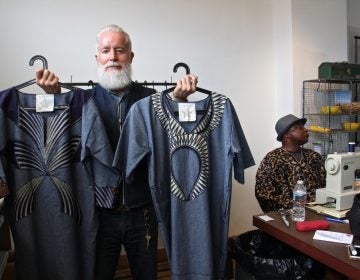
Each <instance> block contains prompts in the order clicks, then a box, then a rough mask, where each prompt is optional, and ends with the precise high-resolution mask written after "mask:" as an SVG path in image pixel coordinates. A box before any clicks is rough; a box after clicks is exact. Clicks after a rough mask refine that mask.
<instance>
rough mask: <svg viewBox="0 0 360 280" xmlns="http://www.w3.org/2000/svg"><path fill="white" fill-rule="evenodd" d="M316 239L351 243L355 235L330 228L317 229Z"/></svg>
mask: <svg viewBox="0 0 360 280" xmlns="http://www.w3.org/2000/svg"><path fill="white" fill-rule="evenodd" d="M314 239H317V240H323V241H330V242H338V243H345V244H351V243H352V241H353V235H352V234H348V233H342V232H336V231H329V230H317V231H315V234H314Z"/></svg>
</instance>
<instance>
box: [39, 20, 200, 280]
mask: <svg viewBox="0 0 360 280" xmlns="http://www.w3.org/2000/svg"><path fill="white" fill-rule="evenodd" d="M95 58H96V60H97V64H98V79H99V85H97V86H96V87H95V88H94V89H92V90H91V91H92V94H93V97H94V99H95V102H96V104H97V107H98V109H99V112H100V115H101V117H102V119H103V122H104V124H105V127H106V130H107V134H108V137H109V140H110V142H111V145H112V148H113V151H114V152H115V149H116V145H117V142H118V139H119V136H120V133H121V128H122V125H123V122H124V120H125V117H126V115H127V113H128V111H129V110H130V107H131V106H132V105H133V104H134V103H135V102H136V101H138V100H140V99H142V98H144V97H147V96H149V95H151V94H153V93H154V92H155V91H154V90H153V89H149V88H145V87H143V86H140V85H138V84H136V83H134V82H133V81H132V79H131V63H132V60H133V58H134V53H133V52H132V44H131V39H130V37H129V35H128V33H126V32H125V31H124V30H123V29H122V28H120V27H119V26H116V25H108V26H106V27H104V28H103V29H101V30H100V32H99V33H98V34H97V53H96V55H95ZM36 80H37V83H38V85H40V86H41V87H42V88H43V89H44V90H45V91H46V92H50V93H51V92H53V93H58V92H60V87H59V78H58V77H57V76H56V75H55V74H54V73H52V72H50V71H49V70H44V69H41V70H38V71H37V72H36ZM196 84H197V77H196V76H194V75H186V76H185V77H183V78H182V79H181V80H179V81H178V82H177V86H176V88H175V90H174V93H173V98H175V99H178V100H186V98H187V96H188V95H189V94H191V93H193V92H195V90H196ZM139 121H141V120H139ZM134 178H135V180H133V182H132V183H131V185H130V186H126V183H125V182H124V181H120V182H119V186H118V188H116V191H115V192H116V202H115V205H113V206H110V205H109V207H98V210H99V217H100V224H99V231H98V239H97V253H96V255H97V256H96V258H97V262H96V279H99V280H107V279H108V280H112V279H114V276H115V272H116V268H117V265H118V258H119V255H120V252H121V247H122V246H124V248H125V251H126V253H127V256H128V260H129V265H130V268H131V273H132V276H133V279H139V280H146V279H153V280H155V279H156V270H157V263H156V256H157V240H158V226H157V220H156V216H155V212H154V209H153V206H152V200H151V195H150V190H149V186H148V180H147V166H146V162H144V163H142V164H140V167H139V168H138V169H137V170H136V173H135V174H134ZM102 189H103V190H104V193H101V194H98V195H99V197H101V196H102V195H103V196H107V195H111V193H112V192H114V190H115V188H113V187H111V186H109V188H102ZM102 206H103V205H102ZM111 207H112V208H111Z"/></svg>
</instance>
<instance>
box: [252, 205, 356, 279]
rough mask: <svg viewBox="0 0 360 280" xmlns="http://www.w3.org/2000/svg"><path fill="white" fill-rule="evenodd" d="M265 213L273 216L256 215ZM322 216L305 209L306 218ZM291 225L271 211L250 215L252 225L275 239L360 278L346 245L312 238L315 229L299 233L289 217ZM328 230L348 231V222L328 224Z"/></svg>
mask: <svg viewBox="0 0 360 280" xmlns="http://www.w3.org/2000/svg"><path fill="white" fill-rule="evenodd" d="M262 215H267V216H270V217H271V218H273V219H274V220H271V221H267V222H266V221H264V220H263V219H261V218H259V216H262ZM323 219H324V216H322V215H319V214H317V213H315V212H312V211H309V210H307V212H306V220H323ZM289 222H290V227H286V226H285V224H284V223H283V221H282V220H281V218H280V215H279V213H278V212H270V213H266V214H260V215H255V216H253V225H254V226H256V227H257V228H259V229H261V230H263V231H264V232H266V233H268V234H270V235H272V236H273V237H275V238H276V239H278V240H281V241H282V242H284V243H286V244H288V245H290V246H291V247H293V248H295V249H297V250H299V251H301V252H303V253H304V254H306V255H308V256H309V257H311V258H313V259H316V260H318V261H319V262H321V263H323V264H325V265H326V266H328V267H331V268H332V269H334V270H336V271H338V272H339V273H341V274H343V275H345V276H347V277H349V278H350V279H354V280H358V279H360V261H359V260H350V259H349V258H348V255H347V252H346V247H345V246H346V245H345V244H341V243H334V242H328V241H321V240H314V239H313V236H314V231H307V232H301V231H298V230H296V228H295V223H294V222H292V221H291V219H290V218H289ZM329 230H331V231H337V232H343V233H350V228H349V225H348V224H342V223H331V224H330V228H329Z"/></svg>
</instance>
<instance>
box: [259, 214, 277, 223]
mask: <svg viewBox="0 0 360 280" xmlns="http://www.w3.org/2000/svg"><path fill="white" fill-rule="evenodd" d="M258 218H260V219H261V220H263V221H265V222H267V221H272V220H274V219H273V218H271V217H270V216H268V215H261V216H258Z"/></svg>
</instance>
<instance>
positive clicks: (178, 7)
mask: <svg viewBox="0 0 360 280" xmlns="http://www.w3.org/2000/svg"><path fill="white" fill-rule="evenodd" d="M55 3H56V4H55ZM109 23H116V24H119V25H121V26H123V27H124V28H125V29H126V30H127V31H128V32H129V33H130V35H131V36H132V39H133V45H134V52H135V59H134V62H133V66H134V73H135V77H134V78H135V79H137V80H139V81H143V80H148V81H152V80H155V81H164V80H170V78H172V79H173V81H174V80H176V79H178V78H179V77H180V76H182V75H183V73H176V74H174V73H172V68H173V65H174V64H176V63H177V62H185V63H187V64H188V65H189V66H190V68H191V70H192V72H193V73H195V74H197V75H198V76H199V86H200V87H203V88H207V89H212V90H215V91H219V92H221V93H223V94H225V95H227V96H229V97H230V99H231V100H232V102H233V104H234V106H235V108H236V110H237V113H238V116H239V119H240V122H241V124H242V126H243V129H244V132H245V134H246V136H247V140H248V142H249V144H250V148H251V150H252V152H253V155H254V158H255V160H256V163H259V162H260V160H261V159H262V158H263V157H264V155H265V153H266V152H268V151H269V150H271V149H273V148H275V147H276V146H277V145H278V143H277V142H276V141H275V137H276V135H275V131H274V124H275V121H276V120H277V119H278V118H279V117H280V116H281V115H283V114H285V113H288V112H295V113H296V114H298V115H301V112H302V111H301V109H302V107H301V81H302V80H303V79H309V78H316V76H317V67H318V65H319V64H320V62H322V61H323V60H326V61H337V60H344V59H346V52H347V39H346V25H347V22H346V1H342V0H292V1H288V0H224V1H217V0H197V1H193V0H170V1H169V0H146V1H145V0H144V1H141V0H131V1H130V0H128V1H126V0H123V1H118V0H102V1H94V0H77V1H70V0H62V1H56V2H55V1H45V0H27V1H22V0H12V1H1V2H0V34H1V35H2V40H1V52H0V60H1V61H2V67H3V69H2V71H1V75H0V88H1V89H5V88H7V87H10V86H12V85H16V84H18V83H21V82H24V81H27V80H29V79H32V78H33V77H34V70H35V68H38V67H39V65H36V67H30V66H29V65H28V61H29V59H30V58H31V57H32V56H33V55H36V54H41V55H44V56H45V57H46V58H47V59H48V62H49V68H50V69H51V70H53V71H55V72H56V73H57V74H59V76H60V77H61V80H62V81H63V82H68V81H70V77H72V81H73V82H86V81H88V80H89V79H92V80H94V81H96V69H95V68H96V65H95V60H94V57H93V55H94V48H95V35H96V33H97V31H98V29H100V28H101V27H102V26H104V25H106V24H109ZM255 172H256V166H255V167H252V168H249V169H248V170H247V171H246V183H245V185H244V186H241V185H240V184H238V183H237V182H234V185H233V188H234V190H233V197H232V206H231V221H230V234H232V235H234V234H238V233H240V232H243V231H246V230H248V229H251V228H252V215H253V214H257V213H260V208H259V206H258V203H257V201H256V199H255V197H254V183H255V179H254V178H255Z"/></svg>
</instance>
